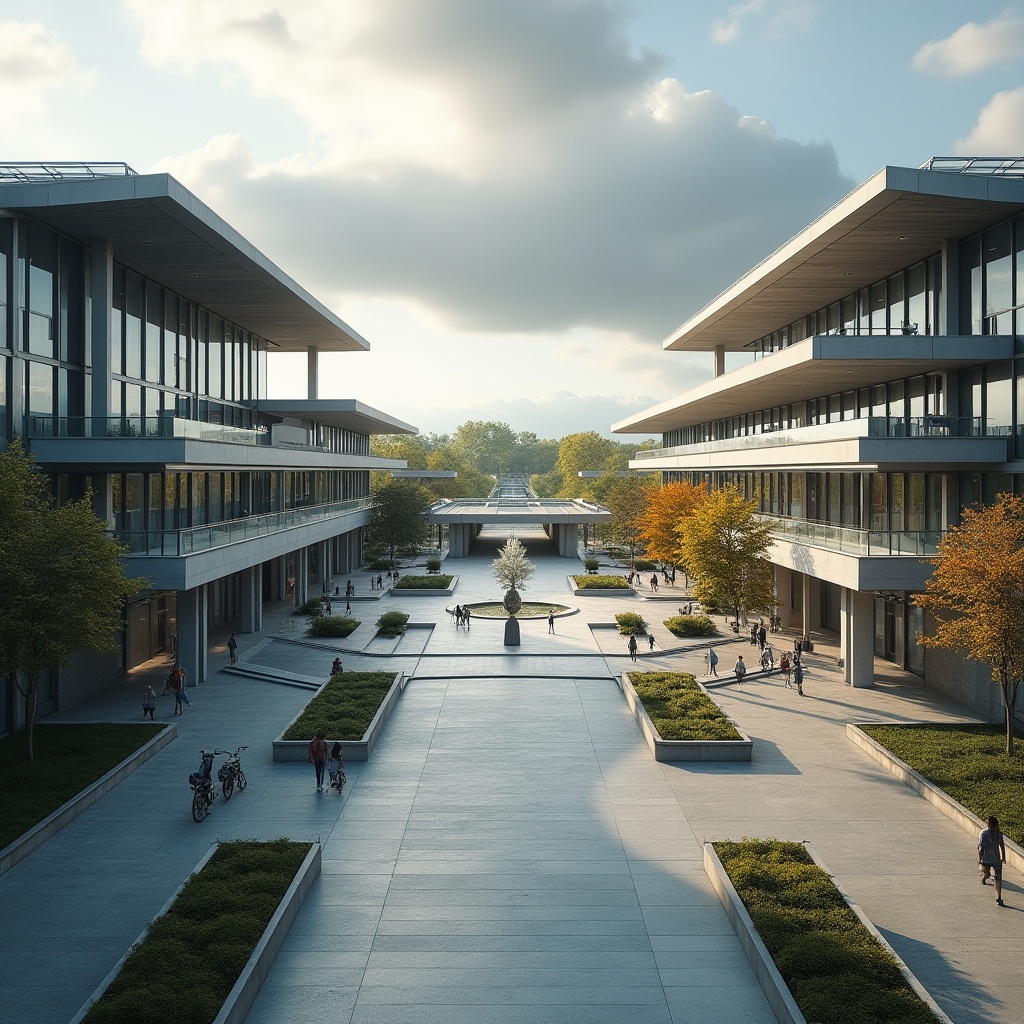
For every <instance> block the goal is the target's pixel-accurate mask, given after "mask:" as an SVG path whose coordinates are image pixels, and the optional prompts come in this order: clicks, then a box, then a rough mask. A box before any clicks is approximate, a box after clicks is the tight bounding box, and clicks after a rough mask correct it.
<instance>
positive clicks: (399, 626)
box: [377, 612, 409, 636]
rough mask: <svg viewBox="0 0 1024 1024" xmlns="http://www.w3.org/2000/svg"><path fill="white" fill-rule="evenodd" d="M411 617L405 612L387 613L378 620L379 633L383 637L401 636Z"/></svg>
mask: <svg viewBox="0 0 1024 1024" xmlns="http://www.w3.org/2000/svg"><path fill="white" fill-rule="evenodd" d="M408 621H409V616H408V614H406V613H405V612H385V613H384V614H383V615H382V616H381V617H380V618H379V619H378V620H377V632H378V633H379V634H380V635H381V636H401V635H402V634H403V633H404V632H405V624H406V623H407V622H408Z"/></svg>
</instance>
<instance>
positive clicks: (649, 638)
mask: <svg viewBox="0 0 1024 1024" xmlns="http://www.w3.org/2000/svg"><path fill="white" fill-rule="evenodd" d="M647 647H648V650H651V651H653V650H654V634H653V633H648V634H647Z"/></svg>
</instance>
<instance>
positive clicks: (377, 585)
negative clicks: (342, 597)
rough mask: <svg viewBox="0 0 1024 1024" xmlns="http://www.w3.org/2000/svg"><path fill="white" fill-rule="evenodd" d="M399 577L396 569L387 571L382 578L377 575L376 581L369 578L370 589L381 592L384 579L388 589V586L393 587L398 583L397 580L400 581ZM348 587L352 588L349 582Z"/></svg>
mask: <svg viewBox="0 0 1024 1024" xmlns="http://www.w3.org/2000/svg"><path fill="white" fill-rule="evenodd" d="M400 576H401V574H400V573H399V571H398V570H397V569H395V570H393V571H392V570H391V569H388V573H387V576H383V575H381V574H380V573H377V577H376V579H375V578H374V577H373V576H371V577H370V589H371V590H383V589H384V580H385V579H386V580H387V581H388V586H389V587H390V586H392V585H394V584H395V583H397V582H398V580H399V579H400ZM349 586H350V587H351V586H352V583H351V582H349Z"/></svg>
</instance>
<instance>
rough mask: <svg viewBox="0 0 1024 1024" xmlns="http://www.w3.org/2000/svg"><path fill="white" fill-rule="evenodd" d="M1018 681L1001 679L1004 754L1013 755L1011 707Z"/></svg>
mask: <svg viewBox="0 0 1024 1024" xmlns="http://www.w3.org/2000/svg"><path fill="white" fill-rule="evenodd" d="M1018 685H1019V683H1014V682H1011V681H1010V680H1009V679H1005V680H1003V714H1004V717H1005V719H1006V756H1007V757H1013V708H1014V705H1015V704H1016V703H1017V687H1018Z"/></svg>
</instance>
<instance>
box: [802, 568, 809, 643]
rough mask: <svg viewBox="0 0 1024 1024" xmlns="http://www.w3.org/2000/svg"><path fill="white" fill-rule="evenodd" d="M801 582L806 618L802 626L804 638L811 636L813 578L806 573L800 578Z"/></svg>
mask: <svg viewBox="0 0 1024 1024" xmlns="http://www.w3.org/2000/svg"><path fill="white" fill-rule="evenodd" d="M800 582H801V584H802V585H803V588H804V600H803V605H804V618H803V623H802V625H801V627H800V628H801V629H802V630H803V635H804V636H810V635H811V577H810V576H808V575H807V574H806V573H804V574H803V575H802V576H801V577H800Z"/></svg>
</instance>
